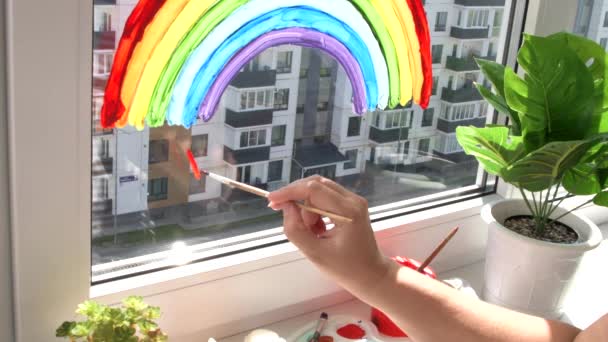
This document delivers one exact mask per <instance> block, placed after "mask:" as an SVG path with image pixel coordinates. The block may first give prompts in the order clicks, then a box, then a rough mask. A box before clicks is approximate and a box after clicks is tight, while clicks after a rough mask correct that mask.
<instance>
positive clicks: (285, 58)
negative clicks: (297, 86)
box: [277, 51, 293, 74]
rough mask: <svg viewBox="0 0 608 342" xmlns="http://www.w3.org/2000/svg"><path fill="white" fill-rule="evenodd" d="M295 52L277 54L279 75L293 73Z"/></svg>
mask: <svg viewBox="0 0 608 342" xmlns="http://www.w3.org/2000/svg"><path fill="white" fill-rule="evenodd" d="M292 59H293V51H279V52H278V53H277V74H288V73H290V72H291V62H292Z"/></svg>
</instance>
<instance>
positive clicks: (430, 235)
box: [0, 0, 599, 342]
mask: <svg viewBox="0 0 608 342" xmlns="http://www.w3.org/2000/svg"><path fill="white" fill-rule="evenodd" d="M556 1H560V2H564V4H563V5H561V6H556V5H555V4H554V3H555V2H556ZM548 2H552V3H553V6H548V5H547V3H548ZM568 2H570V0H530V3H531V6H530V7H531V8H534V6H537V5H543V4H544V5H547V6H546V8H547V9H548V10H554V11H560V10H561V8H563V7H567V5H569V4H568ZM5 3H6V4H7V9H8V11H7V15H6V17H7V18H8V22H9V23H8V47H9V51H8V79H9V82H8V87H7V88H8V100H9V101H8V103H9V129H8V140H9V144H10V148H9V168H10V169H9V170H10V175H9V177H10V183H9V184H10V218H11V223H10V224H11V233H12V234H11V245H12V247H11V251H12V265H13V272H12V275H13V277H12V278H13V289H14V290H13V296H14V300H13V305H14V310H13V312H14V317H15V325H14V326H15V331H16V338H15V339H14V341H16V342H30V341H48V340H49V338H50V336H52V334H53V332H54V331H55V328H56V327H57V326H58V325H59V324H60V323H61V321H63V320H66V319H72V318H73V317H74V309H75V307H76V305H77V304H78V303H79V302H82V301H83V300H85V299H87V298H91V297H92V298H94V299H96V300H99V301H101V302H105V303H117V302H118V301H119V300H120V299H122V298H124V297H125V296H126V295H128V294H137V295H142V296H144V297H145V299H146V301H148V302H150V303H152V304H154V305H160V306H161V307H162V310H163V313H164V316H163V319H162V326H163V328H165V329H166V330H167V331H168V332H169V333H170V334H171V337H172V339H173V340H177V341H193V340H206V339H207V338H208V337H209V336H216V337H220V336H226V335H229V334H233V333H236V332H242V331H245V330H248V329H252V328H254V327H257V326H260V325H263V324H266V323H269V322H272V321H277V320H281V319H284V318H285V317H291V316H295V315H298V314H301V313H304V312H310V311H313V310H316V309H318V308H320V307H323V306H327V305H331V304H334V303H338V302H341V301H344V300H345V299H349V298H350V296H349V295H348V294H346V293H345V292H344V291H342V290H340V289H339V288H338V287H337V286H336V285H335V284H333V283H332V282H330V281H329V280H328V279H327V278H326V277H324V276H322V275H321V274H320V273H318V271H317V270H316V269H315V268H314V267H313V266H312V265H311V264H310V263H309V262H308V261H306V260H305V259H304V257H303V256H302V255H301V254H300V253H299V252H297V251H296V249H295V247H293V246H292V245H291V244H289V243H283V244H279V245H276V246H273V247H269V248H264V249H261V250H255V251H249V252H245V253H239V254H234V255H229V256H226V257H225V258H221V259H215V260H212V261H210V262H205V263H197V264H192V265H188V266H184V267H179V268H173V269H169V270H166V271H162V272H157V273H152V274H147V275H141V276H138V277H133V278H129V279H125V280H124V281H119V282H115V283H112V284H105V285H100V286H98V287H95V288H91V287H90V272H91V263H90V252H91V244H90V241H91V233H90V229H86V228H87V227H89V226H90V195H91V190H90V182H91V179H90V171H91V160H90V141H91V129H90V125H91V120H90V116H89V115H90V114H88V113H90V111H91V89H90V84H91V75H90V70H91V53H92V51H91V50H90V47H91V44H90V43H91V27H92V18H91V13H92V2H91V1H82V0H64V1H61V2H56V1H40V0H8V1H7V2H5ZM507 3H510V2H509V0H508V2H507ZM518 3H519V2H518ZM551 7H553V8H551ZM537 8H540V7H537ZM562 15H563V14H562ZM573 16H574V14H573ZM520 17H521V16H520ZM540 17H542V16H539V15H538V12H534V11H529V12H528V19H529V20H531V21H532V22H533V24H535V25H536V24H538V23H539V22H541V21H542V20H543V19H539V20H536V18H540ZM556 17H560V18H562V16H559V15H547V16H546V18H556ZM517 18H519V17H517ZM546 20H549V19H546ZM564 22H565V20H559V21H554V22H553V23H549V22H547V23H548V24H549V25H556V23H564ZM40 27H52V28H53V30H44V29H40ZM527 27H528V26H527ZM539 27H540V28H541V29H539ZM542 27H543V26H542V25H541V26H535V27H534V28H535V29H533V30H530V31H529V32H536V33H538V32H541V31H542ZM41 53H43V54H44V58H40V54H41ZM511 60H512V59H511ZM33 99H34V100H33ZM38 113H45V115H38ZM50 133H52V134H50ZM0 134H3V132H2V131H0ZM40 137H45V142H44V144H35V143H32V142H34V141H38V140H39V138H40ZM59 151H60V152H61V153H59ZM0 163H3V161H2V160H0ZM41 165H44V177H43V176H41V175H40V170H41V168H40V166H41ZM1 176H2V175H1V174H0V177H1ZM49 179H52V180H53V181H52V182H50V181H49ZM460 190H463V189H459V191H460ZM464 190H466V189H464ZM512 192H513V191H512V188H510V187H509V186H507V185H505V184H504V183H499V186H498V193H497V194H496V195H491V196H485V197H473V198H470V199H468V200H465V201H460V202H455V203H452V202H454V199H448V200H444V201H443V203H444V204H445V205H444V206H442V207H437V208H434V209H429V210H425V211H418V212H416V211H414V212H412V213H411V214H409V215H402V216H399V217H396V218H392V219H387V220H383V221H380V222H376V223H374V225H373V226H374V230H375V231H376V232H377V238H378V241H379V244H380V245H381V247H382V248H383V250H384V252H385V253H387V254H406V255H408V256H412V257H417V258H420V257H423V256H424V255H425V254H426V253H428V250H429V249H430V248H432V246H434V244H435V243H436V241H438V240H439V239H441V237H442V236H444V235H445V233H447V232H448V231H449V230H450V229H451V228H452V227H453V226H454V225H455V224H459V225H461V226H462V227H467V228H468V229H465V230H463V231H462V232H461V233H462V235H460V236H459V239H457V241H455V244H454V245H452V246H451V247H452V248H451V249H446V252H445V253H443V254H442V256H441V257H440V258H439V259H437V261H436V264H435V269H436V270H438V271H442V270H447V269H450V268H454V267H459V266H462V265H463V264H465V263H472V262H475V261H478V260H480V259H481V258H482V257H483V250H484V246H485V236H484V234H485V228H483V226H484V225H483V223H482V221H481V219H480V217H479V209H480V207H481V206H482V205H483V204H484V203H487V202H488V201H492V200H496V199H499V198H501V197H511V196H513V195H512ZM58 196H61V200H60V201H58V200H57V199H58ZM417 200H418V199H417ZM412 203H413V204H414V202H412ZM440 203H441V202H440ZM0 204H1V203H0ZM386 207H391V204H389V205H387V206H386ZM417 208H420V206H413V207H411V208H408V209H407V210H408V211H411V210H416V209H417ZM597 212H598V210H596V208H595V207H590V208H589V209H588V213H587V214H588V215H589V216H590V217H591V218H592V219H596V218H598V217H599V216H598V215H597ZM32 213H35V214H34V215H32ZM594 215H595V216H594ZM374 217H376V216H375V214H373V215H372V219H374ZM275 232H276V233H277V234H278V233H279V232H280V229H279V228H278V229H276V230H275ZM269 233H272V232H269ZM4 235H6V234H4ZM4 235H3V237H4ZM4 250H5V249H0V251H4ZM5 269H6V267H4V266H3V268H2V270H3V271H4V270H5ZM3 274H4V273H3ZM285 280H289V281H285ZM3 289H4V288H0V291H2V290H3ZM8 291H10V289H9V290H8ZM31 322H35V324H31ZM9 329H10V327H9ZM0 334H1V333H0ZM9 334H10V331H9ZM0 336H2V335H0ZM2 340H7V341H8V340H11V338H10V337H8V338H7V339H2Z"/></svg>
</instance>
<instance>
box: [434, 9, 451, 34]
mask: <svg viewBox="0 0 608 342" xmlns="http://www.w3.org/2000/svg"><path fill="white" fill-rule="evenodd" d="M447 22H448V12H437V18H436V20H435V32H444V31H445V29H446V27H447Z"/></svg>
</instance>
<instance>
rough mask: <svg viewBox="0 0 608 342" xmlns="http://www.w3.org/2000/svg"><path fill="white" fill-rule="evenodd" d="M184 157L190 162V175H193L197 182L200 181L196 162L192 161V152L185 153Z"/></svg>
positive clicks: (199, 171) (199, 172)
mask: <svg viewBox="0 0 608 342" xmlns="http://www.w3.org/2000/svg"><path fill="white" fill-rule="evenodd" d="M186 155H187V156H188V160H189V161H190V167H191V168H192V173H194V178H196V179H197V180H201V170H200V169H199V168H198V164H197V163H196V160H194V155H193V154H192V151H190V150H188V151H186Z"/></svg>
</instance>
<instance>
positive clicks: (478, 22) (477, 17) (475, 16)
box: [467, 10, 490, 27]
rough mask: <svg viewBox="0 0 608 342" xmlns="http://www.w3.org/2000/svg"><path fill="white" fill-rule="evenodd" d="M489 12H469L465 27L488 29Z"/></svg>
mask: <svg viewBox="0 0 608 342" xmlns="http://www.w3.org/2000/svg"><path fill="white" fill-rule="evenodd" d="M489 16H490V10H469V18H468V20H467V27H488V17H489Z"/></svg>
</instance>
